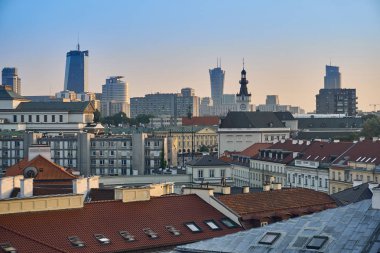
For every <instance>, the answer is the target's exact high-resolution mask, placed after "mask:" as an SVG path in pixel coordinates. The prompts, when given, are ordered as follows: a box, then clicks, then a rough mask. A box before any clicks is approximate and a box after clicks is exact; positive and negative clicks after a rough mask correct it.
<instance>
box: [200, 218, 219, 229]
mask: <svg viewBox="0 0 380 253" xmlns="http://www.w3.org/2000/svg"><path fill="white" fill-rule="evenodd" d="M204 223H205V224H206V225H207V226H208V227H209V228H210V229H211V230H221V227H219V225H218V224H216V222H215V221H214V220H205V221H204Z"/></svg>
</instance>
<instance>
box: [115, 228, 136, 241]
mask: <svg viewBox="0 0 380 253" xmlns="http://www.w3.org/2000/svg"><path fill="white" fill-rule="evenodd" d="M119 234H120V235H121V236H122V237H123V238H124V239H125V240H127V241H128V242H133V241H135V240H136V239H135V237H134V236H133V235H131V234H130V233H129V232H128V231H125V230H124V231H119Z"/></svg>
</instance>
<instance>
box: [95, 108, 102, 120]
mask: <svg viewBox="0 0 380 253" xmlns="http://www.w3.org/2000/svg"><path fill="white" fill-rule="evenodd" d="M101 117H102V116H101V114H100V112H99V110H98V109H96V110H95V112H94V122H95V123H98V122H100V120H101Z"/></svg>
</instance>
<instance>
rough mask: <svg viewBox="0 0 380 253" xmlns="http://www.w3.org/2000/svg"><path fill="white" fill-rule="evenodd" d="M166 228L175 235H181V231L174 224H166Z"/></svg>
mask: <svg viewBox="0 0 380 253" xmlns="http://www.w3.org/2000/svg"><path fill="white" fill-rule="evenodd" d="M166 229H167V230H168V231H169V232H170V233H172V234H173V235H175V236H178V235H181V232H180V231H179V230H178V229H176V228H175V227H173V226H166Z"/></svg>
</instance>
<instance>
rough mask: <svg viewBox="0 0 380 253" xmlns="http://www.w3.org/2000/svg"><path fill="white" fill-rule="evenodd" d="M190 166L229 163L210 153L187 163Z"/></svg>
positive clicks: (226, 164) (224, 164) (225, 164)
mask: <svg viewBox="0 0 380 253" xmlns="http://www.w3.org/2000/svg"><path fill="white" fill-rule="evenodd" d="M187 164H188V165H191V166H228V165H229V164H228V163H226V162H224V161H222V160H220V159H218V158H216V157H215V156H211V155H204V156H202V157H201V158H199V159H197V160H192V161H190V162H188V163H187Z"/></svg>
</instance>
